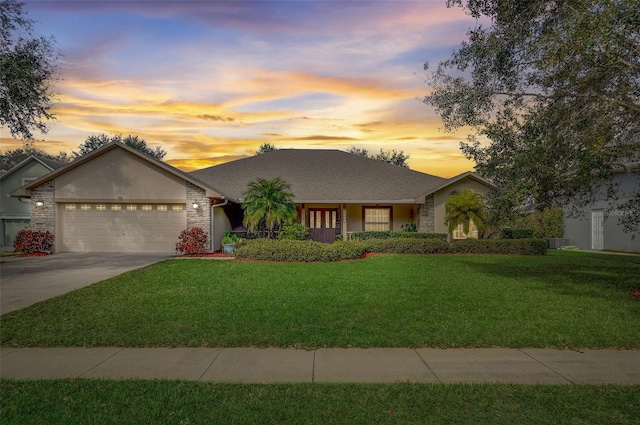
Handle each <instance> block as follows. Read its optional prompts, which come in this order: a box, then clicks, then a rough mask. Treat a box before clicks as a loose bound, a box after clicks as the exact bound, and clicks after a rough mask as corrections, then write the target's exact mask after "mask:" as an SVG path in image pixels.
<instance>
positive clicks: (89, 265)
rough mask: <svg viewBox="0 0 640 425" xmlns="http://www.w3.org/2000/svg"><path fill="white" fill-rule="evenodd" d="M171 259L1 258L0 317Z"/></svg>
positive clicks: (94, 256)
mask: <svg viewBox="0 0 640 425" xmlns="http://www.w3.org/2000/svg"><path fill="white" fill-rule="evenodd" d="M171 257H172V255H171V254H131V253H127V254H121V253H61V254H54V255H47V256H44V257H0V314H5V313H9V312H11V311H14V310H18V309H21V308H24V307H27V306H30V305H32V304H35V303H37V302H40V301H44V300H46V299H49V298H53V297H57V296H58V295H62V294H65V293H67V292H70V291H72V290H74V289H78V288H83V287H85V286H88V285H91V284H93V283H96V282H99V281H101V280H105V279H108V278H110V277H113V276H117V275H119V274H121V273H124V272H126V271H129V270H134V269H138V268H140V267H145V266H148V265H150V264H154V263H157V262H159V261H162V260H164V259H167V258H171Z"/></svg>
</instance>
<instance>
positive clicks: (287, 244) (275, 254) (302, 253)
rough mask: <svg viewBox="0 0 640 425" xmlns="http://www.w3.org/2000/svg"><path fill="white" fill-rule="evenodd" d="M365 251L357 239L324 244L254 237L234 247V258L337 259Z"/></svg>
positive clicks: (354, 256) (351, 256) (267, 259)
mask: <svg viewBox="0 0 640 425" xmlns="http://www.w3.org/2000/svg"><path fill="white" fill-rule="evenodd" d="M364 253H365V248H364V245H363V244H362V243H361V242H358V241H348V242H338V243H333V244H326V243H322V242H314V241H297V240H272V239H255V240H251V241H246V242H245V243H244V244H243V245H242V246H241V247H239V248H237V249H236V252H235V254H236V258H248V259H251V260H265V261H296V262H312V261H321V262H328V261H338V260H351V259H354V258H360V257H362V255H363V254H364Z"/></svg>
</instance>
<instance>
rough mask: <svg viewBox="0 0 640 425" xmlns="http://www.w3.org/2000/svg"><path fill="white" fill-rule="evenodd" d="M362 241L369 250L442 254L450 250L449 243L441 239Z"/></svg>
mask: <svg viewBox="0 0 640 425" xmlns="http://www.w3.org/2000/svg"><path fill="white" fill-rule="evenodd" d="M362 243H363V244H364V247H365V249H366V251H367V252H386V253H394V254H442V253H445V252H449V244H448V243H446V242H445V241H441V240H440V239H409V238H394V239H368V240H365V241H362Z"/></svg>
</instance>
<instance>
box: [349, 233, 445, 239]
mask: <svg viewBox="0 0 640 425" xmlns="http://www.w3.org/2000/svg"><path fill="white" fill-rule="evenodd" d="M351 238H352V239H355V240H360V241H365V240H370V239H397V238H403V239H439V240H443V241H446V240H447V234H446V233H420V232H389V231H386V232H353V234H352V235H351Z"/></svg>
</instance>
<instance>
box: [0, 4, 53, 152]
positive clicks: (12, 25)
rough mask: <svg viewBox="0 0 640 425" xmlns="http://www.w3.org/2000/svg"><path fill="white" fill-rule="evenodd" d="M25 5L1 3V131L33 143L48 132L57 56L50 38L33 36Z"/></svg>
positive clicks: (32, 22)
mask: <svg viewBox="0 0 640 425" xmlns="http://www.w3.org/2000/svg"><path fill="white" fill-rule="evenodd" d="M33 24H34V21H33V20H31V19H28V18H27V17H26V12H25V10H24V4H23V3H20V2H17V1H15V0H0V128H1V129H4V128H8V129H9V133H11V136H12V137H15V138H21V139H26V140H31V139H33V130H39V131H41V132H42V133H46V132H47V123H46V122H47V121H48V120H51V119H53V118H54V116H53V114H52V113H51V112H50V109H51V97H52V92H51V84H52V81H53V80H54V75H55V70H56V66H57V59H58V53H57V52H56V49H55V41H54V39H53V37H43V36H36V35H34V33H33Z"/></svg>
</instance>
